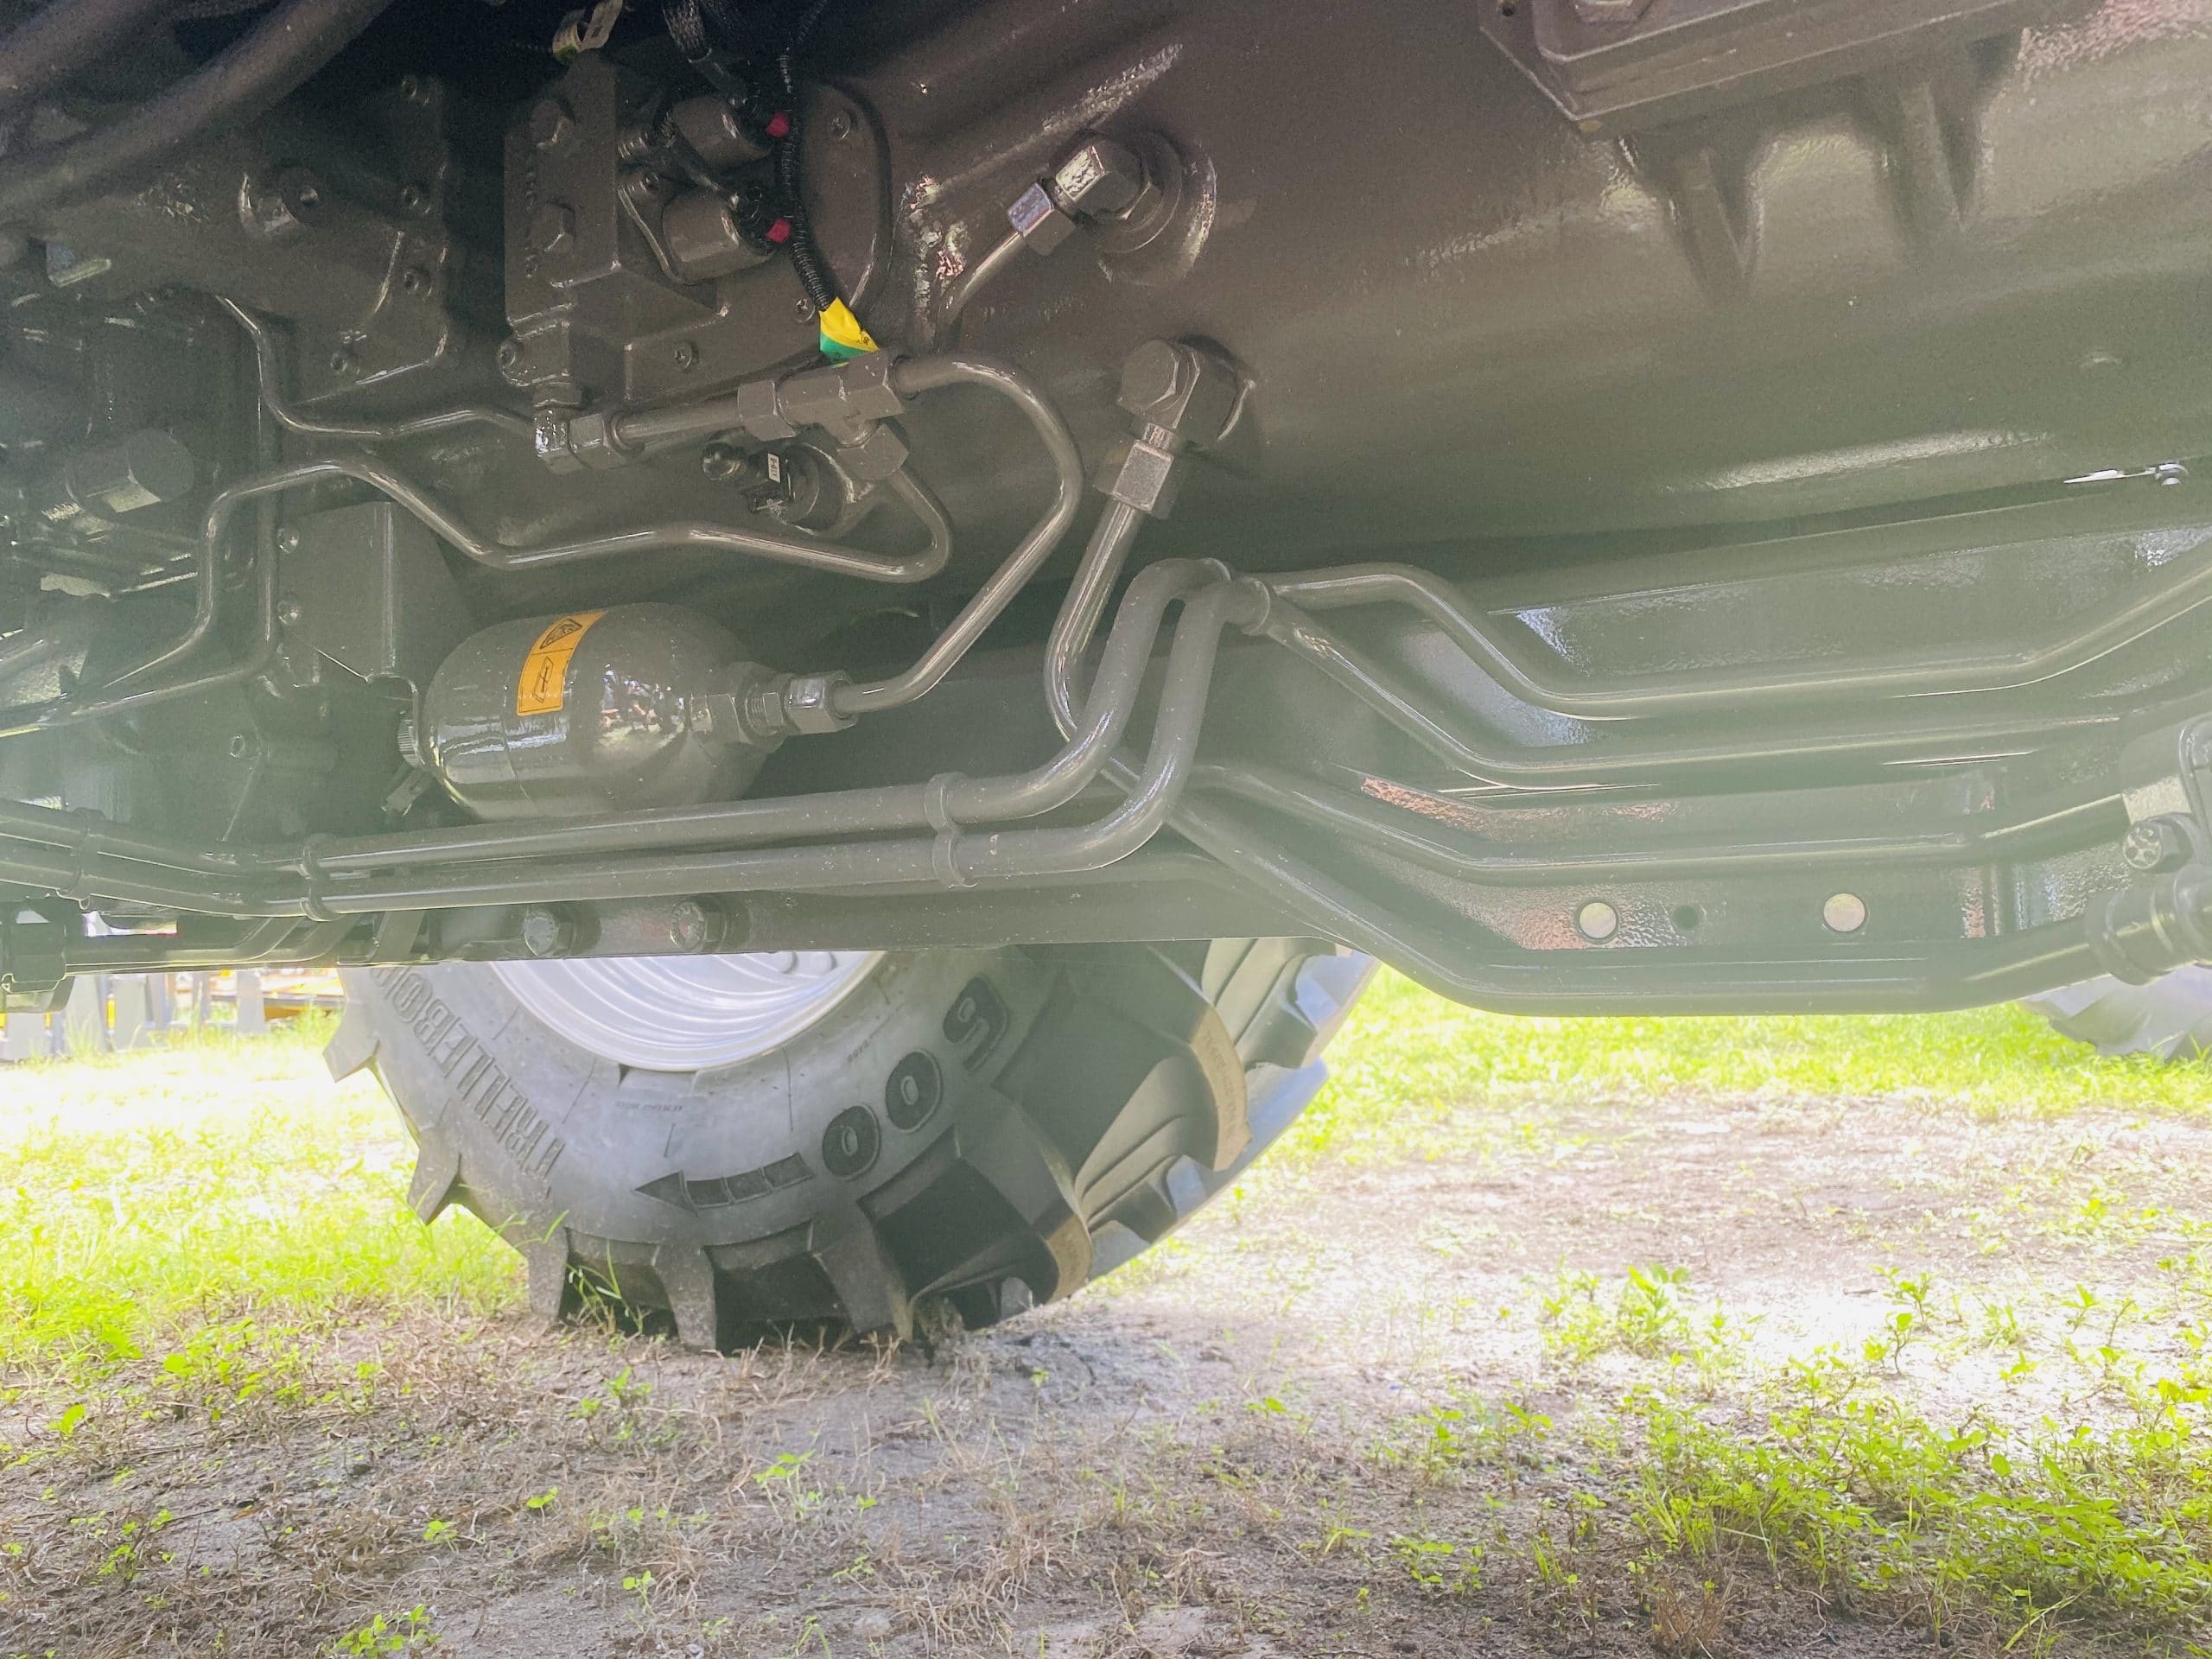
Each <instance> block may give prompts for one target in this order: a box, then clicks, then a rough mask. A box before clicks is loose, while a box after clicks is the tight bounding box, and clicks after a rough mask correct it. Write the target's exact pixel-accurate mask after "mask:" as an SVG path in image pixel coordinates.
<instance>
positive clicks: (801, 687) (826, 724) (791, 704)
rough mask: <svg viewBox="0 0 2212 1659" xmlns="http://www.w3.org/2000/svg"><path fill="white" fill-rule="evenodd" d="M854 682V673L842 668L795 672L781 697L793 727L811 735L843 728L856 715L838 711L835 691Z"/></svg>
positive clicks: (786, 717) (786, 683)
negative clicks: (844, 670)
mask: <svg viewBox="0 0 2212 1659" xmlns="http://www.w3.org/2000/svg"><path fill="white" fill-rule="evenodd" d="M851 683H853V682H852V676H850V675H849V674H847V673H845V672H843V671H842V670H832V671H830V672H829V673H827V674H794V675H792V676H791V678H790V679H789V680H788V681H787V682H785V685H784V689H783V696H782V698H781V701H782V703H783V709H784V718H785V721H788V722H789V723H790V729H791V730H792V731H794V732H799V733H803V734H807V735H810V736H811V735H816V734H820V733H823V732H842V731H843V730H844V729H845V728H847V727H849V726H850V725H851V724H852V723H853V717H852V716H851V715H841V714H839V713H838V712H837V709H836V694H837V691H838V689H839V688H840V687H842V686H847V685H850V684H851Z"/></svg>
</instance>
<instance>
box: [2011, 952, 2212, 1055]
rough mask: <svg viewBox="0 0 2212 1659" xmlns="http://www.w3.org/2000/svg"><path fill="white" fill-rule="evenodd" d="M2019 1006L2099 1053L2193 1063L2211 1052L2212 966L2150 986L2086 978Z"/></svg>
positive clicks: (2187, 970) (2026, 999) (2180, 973)
mask: <svg viewBox="0 0 2212 1659" xmlns="http://www.w3.org/2000/svg"><path fill="white" fill-rule="evenodd" d="M2021 1002H2022V1006H2024V1007H2029V1008H2032V1009H2033V1010H2034V1011H2035V1012H2036V1013H2037V1014H2041V1015H2043V1017H2044V1019H2046V1020H2050V1024H2051V1028H2052V1029H2053V1030H2055V1031H2056V1032H2057V1033H2059V1034H2060V1035H2061V1036H2064V1037H2071V1038H2073V1039H2075V1041H2077V1042H2083V1043H2093V1044H2094V1045H2095V1046H2096V1049H2097V1052H2099V1053H2101V1054H2155V1055H2157V1056H2158V1058H2160V1059H2162V1060H2196V1059H2201V1058H2203V1057H2204V1055H2205V1054H2206V1053H2207V1052H2212V967H2202V966H2199V967H2193V968H2181V969H2176V970H2175V971H2174V972H2172V973H2171V974H2168V975H2166V976H2164V978H2163V979H2157V980H2153V981H2152V982H2151V983H2150V984H2148V985H2130V984H2128V983H2127V982H2126V981H2125V980H2119V979H2112V978H2108V977H2107V978H2098V979H2088V980H2083V981H2082V982H2081V983H2080V984H2078V985H2069V986H2066V987H2065V988H2063V989H2060V990H2056V991H2047V992H2045V993H2044V995H2041V996H2030V997H2024V998H2022V999H2021Z"/></svg>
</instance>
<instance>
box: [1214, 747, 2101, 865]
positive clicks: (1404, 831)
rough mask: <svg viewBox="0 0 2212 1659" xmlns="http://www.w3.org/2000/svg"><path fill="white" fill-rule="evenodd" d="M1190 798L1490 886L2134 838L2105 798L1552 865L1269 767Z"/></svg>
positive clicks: (1935, 859) (1950, 858)
mask: <svg viewBox="0 0 2212 1659" xmlns="http://www.w3.org/2000/svg"><path fill="white" fill-rule="evenodd" d="M1191 787H1192V789H1194V790H1198V791H1203V792H1205V793H1206V794H1208V795H1217V796H1222V795H1226V796H1233V797H1235V798H1237V799H1240V800H1243V801H1248V802H1249V803H1251V804H1254V805H1255V806H1262V807H1266V808H1268V809H1269V810H1272V811H1275V812H1279V813H1281V814H1282V815H1284V816H1285V817H1293V818H1296V819H1298V820H1299V821H1300V822H1301V823H1306V824H1308V825H1311V826H1312V827H1313V828H1314V829H1322V830H1325V831H1327V832H1328V833H1329V834H1330V835H1332V836H1338V837H1342V838H1344V839H1347V840H1352V841H1359V842H1365V843H1366V844H1368V845H1369V846H1371V847H1374V848H1376V849H1378V850H1380V851H1383V852H1386V853H1389V854H1391V855H1394V856H1395V857H1398V858H1402V859H1404V860H1406V861H1408V862H1409V863H1413V864H1416V865H1419V866H1420V867H1421V868H1424V869H1428V870H1433V871H1435V872H1437V873H1438V874H1441V875H1447V876H1450V877H1452V879H1453V880H1461V881H1468V882H1472V883H1474V884H1475V885H1477V886H1479V887H1552V886H1556V885H1559V884H1560V883H1563V882H1578V881H1598V880H1611V881H1618V880H1637V881H1656V880H1667V879H1679V878H1682V877H1692V878H1694V877H1698V876H1727V877H1737V876H1745V875H1760V874H1770V873H1771V872H1774V871H1777V870H1802V869H1821V868H1831V867H1834V868H1850V869H1863V868H1866V867H1867V866H1868V865H1874V864H1880V865H1899V864H1904V865H1931V864H1932V865H1958V866H1965V865H1970V864H1973V863H1975V862H1977V861H1982V860H1987V859H1993V858H1996V857H1999V856H2015V857H2017V856H2021V855H2025V854H2028V853H2031V852H2043V853H2053V852H2072V851H2077V850H2079V849H2082V848H2086V847H2093V846H2096V845H2099V844H2101V843H2102V844H2106V845H2109V844H2110V843H2112V842H2114V841H2116V840H2117V839H2118V838H2119V836H2120V834H2121V833H2122V832H2123V831H2125V829H2126V827H2127V814H2126V809H2125V808H2124V807H2123V806H2122V804H2121V803H2120V800H2119V798H2117V797H2107V798H2104V799H2102V800H2099V801H2094V802H2091V803H2088V804H2084V805H2082V806H2080V807H2076V808H2074V809H2071V810H2068V811H2064V812H2060V813H2051V814H2046V815H2044V816H2043V817H2037V818H2033V819H2025V820H2021V821H2019V822H2017V823H2012V822H2008V823H1999V824H1993V825H1989V826H1986V827H1985V826H1981V825H1974V826H1970V827H1968V828H1966V829H1954V830H1937V831H1934V832H1930V833H1927V834H1922V835H1897V836H1835V837H1832V838H1828V839H1823V840H1813V841H1802V842H1737V843H1725V842H1724V843H1719V844H1715V845H1707V846H1688V847H1679V846H1678V847H1663V846H1662V847H1643V848H1633V847H1632V848H1628V849H1624V850H1622V851H1619V852H1612V853H1569V854H1552V855H1545V854H1529V853H1512V852H1503V851H1501V850H1499V849H1498V847H1497V844H1496V843H1494V842H1484V841H1482V840H1479V839H1478V838H1476V837H1474V836H1468V835H1465V834H1462V833H1459V832H1457V831H1454V830H1452V829H1450V828H1448V827H1446V826H1445V825H1441V824H1439V823H1434V822H1433V821H1430V820H1427V819H1424V818H1422V817H1420V816H1419V815H1418V814H1414V813H1410V812H1404V811H1400V810H1395V809H1394V808H1392V807H1390V806H1389V805H1387V804H1383V803H1382V802H1379V801H1376V800H1374V799H1371V798H1369V797H1367V796H1365V795H1357V794H1353V793H1351V791H1347V790H1340V789H1331V788H1329V787H1327V786H1326V785H1320V784H1316V783H1314V782H1313V780H1312V779H1306V778H1300V777H1297V776H1295V775H1294V774H1293V773H1290V772H1278V771H1275V770H1274V769H1272V768H1269V767H1264V766H1200V767H1199V768H1198V771H1197V772H1196V773H1194V774H1193V775H1192V779H1191Z"/></svg>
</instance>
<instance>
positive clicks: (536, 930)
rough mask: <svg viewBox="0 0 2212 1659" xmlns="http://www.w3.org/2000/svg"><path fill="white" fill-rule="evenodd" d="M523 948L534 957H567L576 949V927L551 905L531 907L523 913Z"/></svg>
mask: <svg viewBox="0 0 2212 1659" xmlns="http://www.w3.org/2000/svg"><path fill="white" fill-rule="evenodd" d="M522 948H523V949H524V950H527V951H529V952H530V954H531V956H533V957H540V958H543V957H565V956H567V955H568V954H569V951H571V950H575V948H576V925H575V922H574V921H573V920H571V919H570V918H569V917H566V916H563V914H562V913H561V912H559V911H557V910H556V909H554V908H553V906H550V905H531V906H529V907H528V908H527V909H525V910H524V912H523V913H522Z"/></svg>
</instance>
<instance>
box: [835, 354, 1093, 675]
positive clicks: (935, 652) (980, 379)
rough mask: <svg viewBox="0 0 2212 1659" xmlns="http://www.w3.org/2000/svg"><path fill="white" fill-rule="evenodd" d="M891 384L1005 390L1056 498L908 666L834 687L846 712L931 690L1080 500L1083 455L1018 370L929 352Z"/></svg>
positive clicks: (894, 375)
mask: <svg viewBox="0 0 2212 1659" xmlns="http://www.w3.org/2000/svg"><path fill="white" fill-rule="evenodd" d="M891 384H892V385H893V388H895V389H896V390H897V391H899V394H900V395H901V396H902V397H919V396H921V395H922V394H923V393H925V392H929V391H936V390H938V388H939V387H943V386H956V385H959V386H980V387H982V388H983V389H984V390H985V391H992V392H995V393H997V394H998V396H1000V397H1003V398H1005V399H1006V400H1007V402H1008V403H1010V404H1013V405H1014V407H1015V408H1016V409H1018V410H1020V411H1021V413H1022V416H1024V418H1026V419H1027V421H1028V423H1029V424H1030V426H1031V428H1032V429H1034V430H1035V432H1036V434H1037V435H1038V437H1039V439H1040V440H1042V441H1043V442H1044V445H1045V453H1046V455H1047V456H1049V457H1050V458H1051V460H1052V471H1053V474H1054V482H1053V486H1052V505H1051V506H1049V507H1048V508H1046V511H1045V516H1044V517H1043V518H1039V520H1038V521H1037V522H1036V524H1033V526H1031V528H1030V531H1029V533H1028V534H1027V536H1024V537H1022V538H1021V540H1020V542H1019V543H1016V544H1015V546H1014V551H1013V552H1012V553H1010V554H1008V555H1007V558H1006V562H1005V563H1002V564H1001V565H1000V566H999V568H998V569H996V570H994V571H993V572H992V573H991V575H990V578H989V580H988V581H987V582H984V583H983V585H982V587H981V588H977V589H976V591H975V593H974V594H972V595H971V596H970V597H969V601H968V602H967V604H965V605H964V606H963V607H961V610H960V614H959V615H958V616H957V617H955V618H954V619H953V620H952V623H951V626H949V627H947V628H946V629H945V631H944V632H943V633H941V634H939V635H938V637H937V639H935V640H934V641H933V642H932V643H931V645H930V648H929V649H928V650H927V651H925V652H923V653H922V654H921V656H920V657H918V658H916V659H915V661H914V664H913V666H912V667H911V668H909V669H907V670H906V672H904V673H903V674H898V675H894V676H893V677H891V678H890V679H887V680H871V681H867V682H864V683H859V684H839V685H838V686H837V687H836V688H835V690H833V691H832V693H831V697H830V707H831V708H833V709H836V712H837V713H839V714H841V715H868V714H874V713H877V712H878V711H880V710H881V709H896V708H899V707H900V706H901V705H902V704H905V703H909V702H913V701H914V700H915V699H916V698H917V697H919V696H923V695H925V693H927V692H929V691H931V690H934V689H935V688H936V687H937V686H938V684H939V683H941V682H942V681H943V680H944V677H945V676H946V675H947V674H950V672H951V671H952V670H953V666H954V664H957V663H958V662H959V660H960V659H961V658H963V657H964V656H966V655H967V654H968V651H969V647H970V646H972V645H974V644H975V643H976V640H978V639H981V638H982V636H983V632H984V630H985V629H987V628H988V627H989V626H991V624H992V623H993V622H995V621H996V620H998V618H999V616H1000V614H1001V613H1002V612H1003V611H1004V610H1005V609H1006V607H1007V605H1008V604H1009V603H1011V602H1012V601H1013V599H1014V595H1015V594H1018V593H1020V591H1021V589H1022V588H1024V587H1026V586H1027V584H1028V582H1029V579H1030V578H1031V577H1032V576H1033V575H1036V574H1037V571H1038V569H1039V567H1040V566H1041V565H1043V564H1044V563H1045V561H1046V560H1047V559H1049V558H1050V557H1052V550H1053V549H1055V548H1056V547H1058V545H1059V544H1060V538H1061V537H1063V536H1065V535H1066V534H1067V531H1068V526H1069V525H1070V524H1073V523H1074V522H1075V515H1076V513H1077V510H1078V509H1080V508H1081V506H1082V505H1083V483H1084V479H1083V457H1082V455H1081V454H1079V453H1077V449H1076V447H1075V439H1074V438H1073V437H1072V436H1071V435H1070V434H1069V432H1068V429H1067V423H1065V421H1063V420H1061V419H1060V417H1059V415H1058V412H1057V411H1056V410H1054V409H1053V408H1052V404H1049V403H1047V402H1046V400H1045V397H1044V395H1043V394H1042V393H1040V392H1039V391H1038V390H1037V389H1036V388H1035V387H1034V386H1033V385H1030V384H1029V382H1028V380H1027V378H1025V377H1023V376H1022V375H1021V374H1020V372H1017V371H1015V370H1014V369H1010V368H1008V367H1007V366H1006V365H1004V364H1001V363H994V362H991V361H990V360H989V359H985V358H979V357H925V358H916V359H912V361H910V362H906V363H900V364H898V365H895V366H894V367H893V369H892V371H891Z"/></svg>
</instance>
